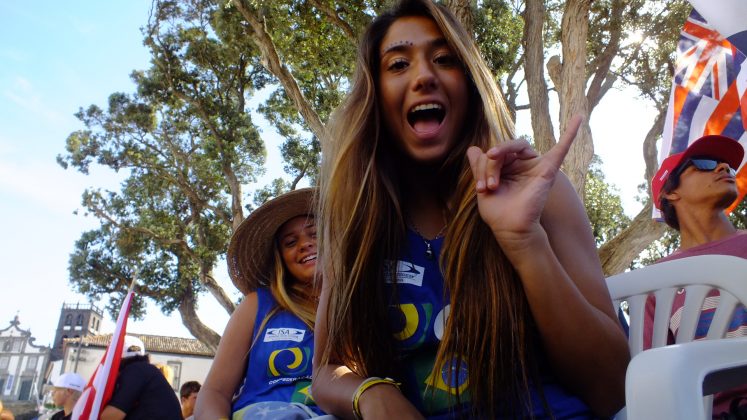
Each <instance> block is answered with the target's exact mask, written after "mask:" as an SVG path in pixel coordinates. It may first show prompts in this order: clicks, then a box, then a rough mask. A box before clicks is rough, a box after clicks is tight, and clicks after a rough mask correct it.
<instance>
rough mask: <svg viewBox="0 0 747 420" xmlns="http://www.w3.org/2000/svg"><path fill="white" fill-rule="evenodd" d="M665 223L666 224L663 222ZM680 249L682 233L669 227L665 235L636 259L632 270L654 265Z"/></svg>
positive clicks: (631, 264) (631, 266)
mask: <svg viewBox="0 0 747 420" xmlns="http://www.w3.org/2000/svg"><path fill="white" fill-rule="evenodd" d="M661 223H664V222H661ZM679 247H680V233H679V232H677V231H676V230H674V229H672V228H670V227H667V230H666V231H665V232H664V235H663V236H662V237H661V238H659V239H657V240H655V241H654V242H652V243H651V244H650V245H649V246H648V247H646V249H645V250H644V251H643V252H642V253H641V254H640V255H639V256H638V258H636V259H635V260H633V262H632V263H630V268H631V269H636V268H640V267H645V266H648V265H651V264H654V263H655V262H656V261H658V260H660V259H661V258H664V257H666V256H668V255H669V254H671V253H673V252H674V251H676V250H677V249H678V248H679Z"/></svg>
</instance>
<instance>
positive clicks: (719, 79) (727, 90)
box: [653, 0, 747, 218]
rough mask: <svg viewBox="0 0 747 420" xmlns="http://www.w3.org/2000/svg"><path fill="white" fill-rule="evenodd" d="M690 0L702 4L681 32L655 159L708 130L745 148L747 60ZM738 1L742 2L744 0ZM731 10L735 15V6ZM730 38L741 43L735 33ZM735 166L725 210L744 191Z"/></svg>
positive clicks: (715, 0)
mask: <svg viewBox="0 0 747 420" xmlns="http://www.w3.org/2000/svg"><path fill="white" fill-rule="evenodd" d="M690 1H691V3H693V4H696V7H700V8H699V9H698V10H693V11H692V13H691V14H690V17H688V19H687V21H686V22H685V25H684V27H683V28H682V32H681V33H680V41H679V43H678V45H677V62H676V66H675V72H674V80H673V83H672V93H671V95H670V97H669V108H668V109H667V117H666V120H665V122H664V131H663V133H662V142H661V149H660V150H659V163H661V162H662V161H663V160H664V159H666V158H667V157H668V156H670V155H672V154H674V153H679V152H682V151H684V150H685V149H686V148H687V147H688V146H689V145H690V144H691V143H692V142H694V141H695V140H697V139H699V138H700V137H703V136H706V135H710V134H720V135H723V136H726V137H730V138H732V139H734V140H737V141H739V142H740V143H741V144H742V145H743V146H746V147H747V92H746V90H747V60H745V55H744V53H742V51H740V49H739V48H737V47H736V46H735V45H734V44H732V43H731V42H729V41H728V40H727V39H725V38H724V36H723V35H722V34H721V33H719V31H718V30H717V29H716V28H715V27H714V26H715V25H711V23H710V22H708V21H706V20H705V19H704V18H703V16H701V15H700V14H699V13H698V11H700V9H702V8H705V6H703V7H701V6H700V3H701V2H700V1H699V0H690ZM709 1H712V3H709V2H704V3H705V4H707V5H709V6H716V5H723V4H722V3H729V2H730V1H731V0H709ZM739 3H741V4H743V5H745V4H747V1H745V0H739ZM706 9H708V10H711V9H710V8H706ZM730 13H732V14H733V15H739V13H737V11H736V10H730ZM739 16H740V18H742V19H741V22H742V23H743V24H745V23H747V19H744V16H745V15H739ZM722 25H723V23H722ZM740 34H741V32H740ZM734 39H735V40H737V41H739V37H735V38H734ZM734 169H735V170H737V179H736V181H737V189H738V194H739V195H738V198H737V200H736V201H735V202H734V204H732V207H730V208H729V209H728V210H727V213H728V212H730V211H732V210H733V209H734V207H736V206H737V204H739V202H740V201H741V199H742V198H743V197H744V195H745V193H747V165H745V163H744V162H742V164H741V165H740V167H739V168H734ZM653 216H654V218H660V213H659V212H658V210H656V209H654V215H653Z"/></svg>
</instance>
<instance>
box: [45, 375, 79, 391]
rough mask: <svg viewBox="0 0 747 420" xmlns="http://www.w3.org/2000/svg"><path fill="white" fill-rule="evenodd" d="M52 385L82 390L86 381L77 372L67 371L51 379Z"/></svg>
mask: <svg viewBox="0 0 747 420" xmlns="http://www.w3.org/2000/svg"><path fill="white" fill-rule="evenodd" d="M52 385H54V386H56V387H57V388H68V389H72V390H73V391H78V392H83V388H85V387H86V381H84V380H83V377H82V376H80V375H78V374H77V373H73V372H68V373H63V374H62V375H60V376H58V377H57V379H55V380H54V381H52Z"/></svg>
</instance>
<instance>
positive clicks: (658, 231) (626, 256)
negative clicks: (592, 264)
mask: <svg viewBox="0 0 747 420" xmlns="http://www.w3.org/2000/svg"><path fill="white" fill-rule="evenodd" d="M665 229H666V225H665V224H663V223H659V222H656V221H654V220H653V219H652V218H651V201H650V200H649V201H648V202H647V203H646V205H645V206H644V207H643V210H641V211H640V213H638V215H637V216H636V217H635V219H633V222H632V223H631V224H630V226H628V227H627V228H626V229H625V230H623V231H622V232H620V233H619V234H618V235H617V236H615V237H614V238H612V239H611V240H609V241H608V242H607V243H605V244H604V245H602V247H601V248H600V249H599V260H600V261H601V262H602V269H603V270H604V274H605V275H606V276H611V275H613V274H617V273H621V272H623V271H625V269H626V268H628V267H630V263H631V262H632V261H633V260H634V259H635V257H637V256H638V254H640V253H641V251H643V250H644V249H646V247H647V246H648V245H649V244H650V243H651V242H653V241H655V240H657V239H659V238H660V237H661V235H663V234H664V231H665Z"/></svg>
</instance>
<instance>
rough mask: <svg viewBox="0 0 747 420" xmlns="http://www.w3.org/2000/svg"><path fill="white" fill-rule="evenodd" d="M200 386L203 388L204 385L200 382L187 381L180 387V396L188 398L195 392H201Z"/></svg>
mask: <svg viewBox="0 0 747 420" xmlns="http://www.w3.org/2000/svg"><path fill="white" fill-rule="evenodd" d="M200 388H202V385H200V383H199V382H197V381H187V382H185V383H184V384H183V385H182V387H181V388H179V396H180V397H182V398H188V397H189V396H190V395H192V394H194V393H195V392H200Z"/></svg>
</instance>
